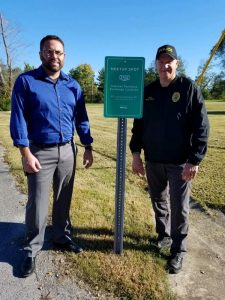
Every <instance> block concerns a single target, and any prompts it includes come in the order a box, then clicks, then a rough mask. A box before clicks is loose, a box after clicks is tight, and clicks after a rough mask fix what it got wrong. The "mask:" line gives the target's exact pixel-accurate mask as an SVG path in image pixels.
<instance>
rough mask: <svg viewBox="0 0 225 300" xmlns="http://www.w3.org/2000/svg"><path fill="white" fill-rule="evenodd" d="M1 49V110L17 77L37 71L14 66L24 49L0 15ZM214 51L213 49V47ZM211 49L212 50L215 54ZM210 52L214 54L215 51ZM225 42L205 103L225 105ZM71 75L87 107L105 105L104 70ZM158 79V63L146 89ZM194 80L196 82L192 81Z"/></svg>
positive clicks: (181, 71)
mask: <svg viewBox="0 0 225 300" xmlns="http://www.w3.org/2000/svg"><path fill="white" fill-rule="evenodd" d="M0 38H1V41H0V47H2V50H3V51H2V52H1V51H0V53H4V54H5V57H0V110H9V109H10V96H11V92H12V86H13V83H14V81H15V79H16V77H17V76H18V75H19V74H20V73H22V72H26V71H29V70H32V69H34V68H35V67H34V66H32V65H30V64H29V63H24V68H23V69H21V68H18V67H15V66H14V63H13V58H14V56H15V54H16V53H17V55H18V52H19V49H20V48H21V47H24V45H23V44H22V43H21V42H20V39H19V32H18V29H17V28H14V27H13V26H12V25H11V24H10V23H9V22H8V21H7V20H6V19H5V18H4V16H3V15H2V14H1V13H0ZM213 48H214V47H213ZM213 48H212V50H213ZM212 50H211V51H212ZM224 53H225V38H224V39H223V41H222V43H221V44H220V46H219V48H218V50H217V52H216V54H215V58H216V60H217V61H218V62H219V67H218V68H217V71H216V72H215V71H214V69H213V65H210V66H209V67H208V69H207V71H206V72H205V74H204V77H203V80H202V82H201V84H200V88H201V91H202V93H203V96H204V98H205V99H207V100H210V99H215V100H216V99H219V100H223V101H225V71H224V70H225V56H224ZM179 60H180V65H179V67H178V69H177V73H178V75H179V76H188V75H187V73H186V69H185V63H184V61H183V59H182V58H181V57H179ZM204 65H205V63H202V64H201V65H200V66H199V68H198V75H197V76H196V78H195V79H194V80H196V79H197V78H198V76H199V75H200V74H201V71H202V70H203V68H204ZM69 75H70V76H71V77H73V78H74V79H76V80H77V81H78V82H79V83H80V85H81V87H82V89H83V91H84V95H85V101H86V102H87V103H102V102H103V101H104V68H102V69H101V70H99V71H98V74H97V76H96V77H95V72H94V71H93V69H92V67H91V65H90V64H80V65H78V66H77V67H75V68H72V69H70V70H69ZM157 78H158V74H157V73H156V70H155V62H154V61H153V62H152V63H151V64H150V66H149V67H148V68H146V70H145V85H147V84H148V83H150V82H152V81H154V80H155V79H157ZM192 79H193V78H192Z"/></svg>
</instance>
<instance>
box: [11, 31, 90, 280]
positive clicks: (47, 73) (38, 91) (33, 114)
mask: <svg viewBox="0 0 225 300" xmlns="http://www.w3.org/2000/svg"><path fill="white" fill-rule="evenodd" d="M39 55H40V59H41V61H42V64H41V66H40V67H39V68H38V69H35V70H32V71H29V72H26V73H23V74H21V75H20V76H19V77H18V78H17V80H16V82H15V85H14V88H13V92H12V109H11V120H10V131H11V137H12V139H13V143H14V145H15V146H16V147H18V148H19V150H20V152H21V155H22V164H23V169H24V172H25V174H26V175H27V183H28V202H27V205H26V217H25V223H26V227H27V244H26V245H25V247H24V251H25V253H26V257H25V260H24V261H23V264H22V268H21V271H22V275H23V276H24V277H27V276H29V275H31V274H32V273H33V271H34V269H35V257H36V255H37V253H38V251H40V250H41V248H42V246H43V243H44V233H45V228H46V224H47V218H48V203H49V191H50V187H51V184H52V182H53V210H52V226H53V239H54V244H55V246H56V247H57V248H60V249H63V250H68V251H73V252H75V253H79V252H81V251H82V249H81V248H80V247H79V246H78V245H76V244H75V243H74V242H73V241H72V239H71V233H72V232H71V229H72V228H71V222H70V217H69V211H70V204H71V198H72V192H73V183H74V176H75V167H76V151H77V150H76V146H75V145H74V142H73V136H74V131H75V130H76V132H77V134H78V136H79V138H80V141H81V143H82V144H83V145H84V146H85V151H84V156H83V164H84V166H85V168H89V167H90V166H91V165H92V163H93V156H92V146H91V144H92V142H93V138H92V137H91V133H90V125H89V120H88V116H87V112H86V108H85V102H84V96H83V92H82V90H81V87H80V85H79V84H78V82H77V81H76V80H74V79H72V78H71V77H69V76H68V75H66V74H65V73H63V72H62V71H61V69H62V67H63V65H64V59H65V52H64V43H63V41H62V40H61V39H60V38H59V37H57V36H54V35H47V36H45V37H44V38H43V39H42V40H41V42H40V52H39Z"/></svg>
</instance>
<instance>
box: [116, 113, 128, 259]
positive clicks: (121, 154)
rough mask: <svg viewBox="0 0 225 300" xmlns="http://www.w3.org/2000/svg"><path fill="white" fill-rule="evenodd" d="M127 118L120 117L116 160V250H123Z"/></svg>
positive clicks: (120, 251)
mask: <svg viewBox="0 0 225 300" xmlns="http://www.w3.org/2000/svg"><path fill="white" fill-rule="evenodd" d="M126 141H127V119H126V118H118V128H117V161H116V195H115V198H116V199H115V233H114V252H115V253H116V254H121V253H122V251H123V225H124V192H125V168H126Z"/></svg>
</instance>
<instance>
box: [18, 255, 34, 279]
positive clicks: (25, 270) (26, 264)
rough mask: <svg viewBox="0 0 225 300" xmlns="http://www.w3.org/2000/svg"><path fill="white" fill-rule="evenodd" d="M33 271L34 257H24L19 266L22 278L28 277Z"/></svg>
mask: <svg viewBox="0 0 225 300" xmlns="http://www.w3.org/2000/svg"><path fill="white" fill-rule="evenodd" d="M34 270H35V257H26V259H25V260H24V261H23V264H22V266H21V272H22V276H23V277H28V276H30V275H31V274H32V273H33V272H34Z"/></svg>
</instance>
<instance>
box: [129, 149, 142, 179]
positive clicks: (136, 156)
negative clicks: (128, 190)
mask: <svg viewBox="0 0 225 300" xmlns="http://www.w3.org/2000/svg"><path fill="white" fill-rule="evenodd" d="M132 171H133V173H134V174H136V175H138V176H140V177H142V176H145V169H144V165H143V162H142V159H141V156H140V153H133V162H132Z"/></svg>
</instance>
